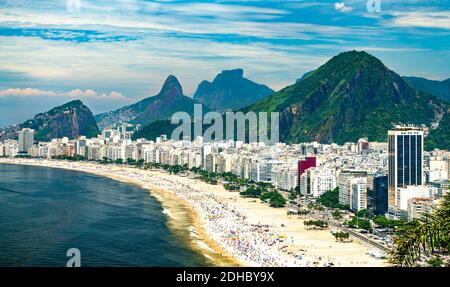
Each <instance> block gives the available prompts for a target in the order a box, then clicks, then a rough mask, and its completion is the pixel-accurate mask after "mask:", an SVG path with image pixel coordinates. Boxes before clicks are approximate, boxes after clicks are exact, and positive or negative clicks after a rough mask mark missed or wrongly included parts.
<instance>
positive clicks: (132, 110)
mask: <svg viewBox="0 0 450 287" xmlns="http://www.w3.org/2000/svg"><path fill="white" fill-rule="evenodd" d="M196 103H197V102H196V101H194V100H192V99H191V98H189V97H187V96H185V95H183V89H182V87H181V85H180V82H178V80H177V78H176V77H175V76H172V75H170V76H169V77H168V78H167V79H166V81H165V82H164V85H163V87H162V88H161V91H160V92H159V93H158V94H157V95H156V96H152V97H148V98H145V99H144V100H142V101H139V102H137V103H135V104H133V105H130V106H126V107H123V108H120V109H118V110H116V111H112V112H108V113H103V114H100V115H97V116H96V120H97V123H98V125H99V127H100V128H101V129H103V128H106V127H109V126H111V125H113V124H116V123H119V122H130V123H135V124H141V125H146V124H150V123H152V122H154V121H157V120H165V119H169V118H170V117H171V116H172V115H173V114H174V113H175V112H179V111H181V112H187V113H189V114H190V115H192V114H193V112H194V104H196ZM203 110H205V111H208V110H209V109H207V108H206V107H203Z"/></svg>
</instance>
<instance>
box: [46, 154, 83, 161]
mask: <svg viewBox="0 0 450 287" xmlns="http://www.w3.org/2000/svg"><path fill="white" fill-rule="evenodd" d="M52 159H56V160H68V161H85V160H87V159H86V158H85V157H84V156H81V155H78V154H76V155H74V156H67V155H56V156H52Z"/></svg>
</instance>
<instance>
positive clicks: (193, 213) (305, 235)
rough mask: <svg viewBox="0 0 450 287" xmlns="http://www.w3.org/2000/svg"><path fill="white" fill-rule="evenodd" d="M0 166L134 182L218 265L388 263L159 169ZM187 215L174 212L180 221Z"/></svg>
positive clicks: (258, 205)
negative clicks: (186, 223)
mask: <svg viewBox="0 0 450 287" xmlns="http://www.w3.org/2000/svg"><path fill="white" fill-rule="evenodd" d="M0 163H10V164H25V165H38V166H45V167H52V168H65V169H70V170H77V171H83V172H89V173H93V174H97V175H100V176H105V177H109V178H112V179H114V180H120V181H124V182H128V183H131V184H138V185H140V186H142V187H144V188H146V189H148V190H149V191H150V193H151V195H152V196H154V197H155V198H156V199H157V200H159V201H160V202H161V205H162V206H163V208H164V210H165V212H166V213H167V215H168V223H169V226H170V227H171V228H172V229H175V230H176V229H177V228H178V227H177V217H176V215H175V214H176V213H177V211H180V210H179V207H183V209H184V211H185V213H186V211H188V213H189V216H190V217H191V219H192V222H193V226H192V227H193V232H192V236H193V242H196V244H193V248H194V249H197V250H199V252H205V250H206V251H207V252H206V253H205V256H207V257H208V258H210V259H211V260H212V261H213V262H215V263H216V264H217V265H218V266H326V265H328V264H330V263H332V264H333V266H373V267H376V266H386V265H387V262H386V261H385V260H380V259H376V258H373V257H372V256H370V255H368V254H367V253H368V252H369V251H370V250H371V248H369V247H366V246H364V245H362V244H361V243H359V242H358V241H356V240H353V242H349V243H341V242H336V240H335V238H334V236H333V235H332V234H331V232H330V230H307V229H306V228H305V226H304V225H303V221H304V220H306V219H304V218H299V217H298V216H297V215H291V216H288V215H287V214H286V209H285V208H271V207H269V206H268V205H267V204H264V203H262V202H261V201H260V200H255V199H246V198H242V197H240V196H239V193H236V192H228V191H226V190H225V189H224V188H223V186H222V185H210V184H207V183H204V182H202V181H200V180H198V179H194V178H189V177H186V176H175V175H170V174H168V173H165V172H162V171H158V170H146V171H145V170H141V169H137V168H132V167H124V166H115V165H100V164H96V163H87V162H66V161H53V160H51V161H50V160H35V159H0ZM177 208H178V209H177ZM185 213H182V212H181V213H179V212H178V219H179V217H180V216H185ZM184 228H186V227H184ZM195 238H197V239H198V240H195ZM200 250H202V251H200Z"/></svg>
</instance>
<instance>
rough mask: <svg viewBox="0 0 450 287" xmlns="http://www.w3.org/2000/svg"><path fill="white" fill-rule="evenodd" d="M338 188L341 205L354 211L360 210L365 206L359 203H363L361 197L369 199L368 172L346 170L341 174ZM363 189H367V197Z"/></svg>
mask: <svg viewBox="0 0 450 287" xmlns="http://www.w3.org/2000/svg"><path fill="white" fill-rule="evenodd" d="M338 186H339V203H340V204H342V205H346V206H348V207H350V208H351V209H353V210H358V208H359V207H360V206H363V205H364V203H362V204H360V203H358V202H361V201H360V199H361V197H363V196H366V197H367V172H365V171H358V170H344V171H342V172H341V173H340V174H339V177H338ZM363 188H365V189H366V192H365V195H364V194H363V191H362V189H363ZM355 195H356V197H357V198H356V199H355V198H354V197H355ZM355 207H356V208H355ZM366 207H367V202H366ZM363 209H364V208H363Z"/></svg>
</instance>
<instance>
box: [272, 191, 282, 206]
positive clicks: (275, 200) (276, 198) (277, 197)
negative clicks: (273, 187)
mask: <svg viewBox="0 0 450 287" xmlns="http://www.w3.org/2000/svg"><path fill="white" fill-rule="evenodd" d="M269 204H270V206H271V207H284V206H285V205H286V199H284V197H283V196H282V195H281V193H279V192H278V191H275V192H273V194H272V197H270V200H269Z"/></svg>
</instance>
